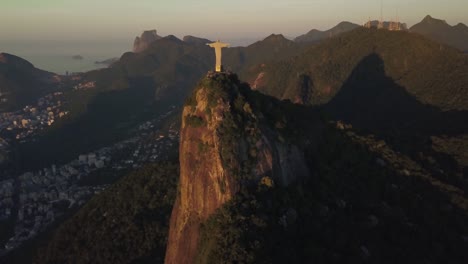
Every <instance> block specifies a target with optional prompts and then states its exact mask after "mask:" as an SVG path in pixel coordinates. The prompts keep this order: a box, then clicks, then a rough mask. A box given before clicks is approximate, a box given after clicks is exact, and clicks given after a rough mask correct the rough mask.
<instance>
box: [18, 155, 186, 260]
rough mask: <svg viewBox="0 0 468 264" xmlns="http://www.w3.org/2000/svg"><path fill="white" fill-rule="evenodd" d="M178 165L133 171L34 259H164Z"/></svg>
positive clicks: (87, 207) (69, 222)
mask: <svg viewBox="0 0 468 264" xmlns="http://www.w3.org/2000/svg"><path fill="white" fill-rule="evenodd" d="M178 168H179V166H178V164H177V163H170V162H166V163H160V164H149V165H146V166H145V167H143V168H141V169H139V170H136V171H134V172H131V173H129V174H128V175H127V176H125V177H124V178H122V179H121V180H120V181H118V182H117V183H116V184H114V185H113V186H112V187H110V188H109V189H107V190H105V191H104V192H103V193H101V194H99V195H97V196H95V197H94V198H93V199H92V200H90V201H89V202H88V203H87V204H86V205H85V206H84V207H83V208H81V209H80V210H79V211H78V212H77V213H76V214H75V215H74V216H73V217H71V218H70V219H69V220H67V221H66V222H65V223H63V224H62V225H61V226H60V227H59V228H58V229H57V230H56V231H54V232H53V234H52V235H51V238H50V239H49V241H48V242H47V243H46V244H45V245H41V244H39V246H38V249H37V250H36V252H35V255H36V256H35V259H34V263H44V264H45V263H47V264H51V263H155V262H156V263H162V262H163V260H164V250H165V246H166V240H167V232H168V227H169V216H170V211H171V208H172V204H173V202H174V199H175V195H176V192H177V183H176V182H177V176H178ZM12 260H14V259H12ZM27 262H29V263H31V261H30V260H29V261H27V260H25V263H27ZM15 263H18V262H15Z"/></svg>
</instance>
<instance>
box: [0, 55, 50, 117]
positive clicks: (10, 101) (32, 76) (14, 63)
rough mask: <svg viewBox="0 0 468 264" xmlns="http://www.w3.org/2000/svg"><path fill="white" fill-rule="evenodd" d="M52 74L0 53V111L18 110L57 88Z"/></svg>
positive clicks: (18, 58) (12, 56)
mask: <svg viewBox="0 0 468 264" xmlns="http://www.w3.org/2000/svg"><path fill="white" fill-rule="evenodd" d="M56 84H57V81H56V80H55V79H54V74H52V73H50V72H46V71H43V70H40V69H37V68H35V67H34V66H33V65H32V64H31V63H30V62H28V61H26V60H24V59H22V58H20V57H17V56H14V55H11V54H7V53H0V100H1V102H0V111H9V110H15V109H18V108H20V107H22V106H24V105H25V104H28V103H31V102H33V101H34V100H35V99H37V98H38V97H39V96H41V95H44V94H45V93H47V92H51V91H53V90H54V89H56V88H57V87H56V86H57V85H56Z"/></svg>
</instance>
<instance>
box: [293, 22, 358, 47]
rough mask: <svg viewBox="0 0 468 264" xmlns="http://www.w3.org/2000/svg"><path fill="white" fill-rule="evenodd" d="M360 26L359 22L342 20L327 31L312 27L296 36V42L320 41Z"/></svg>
mask: <svg viewBox="0 0 468 264" xmlns="http://www.w3.org/2000/svg"><path fill="white" fill-rule="evenodd" d="M358 27H360V26H359V25H358V24H354V23H351V22H341V23H339V24H338V25H336V26H335V27H333V28H331V29H329V30H325V31H320V30H318V29H312V30H311V31H309V32H308V33H306V34H304V35H301V36H299V37H297V38H295V39H294V41H296V42H309V43H311V42H312V43H313V42H319V41H321V40H323V39H326V38H331V37H334V36H337V35H339V34H341V33H345V32H348V31H351V30H353V29H356V28H358Z"/></svg>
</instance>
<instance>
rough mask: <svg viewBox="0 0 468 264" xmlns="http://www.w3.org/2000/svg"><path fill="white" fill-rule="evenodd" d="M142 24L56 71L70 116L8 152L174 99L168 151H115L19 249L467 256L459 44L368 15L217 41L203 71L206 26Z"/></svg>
mask: <svg viewBox="0 0 468 264" xmlns="http://www.w3.org/2000/svg"><path fill="white" fill-rule="evenodd" d="M343 25H344V26H343ZM343 25H342V26H339V27H338V28H341V29H342V28H346V27H347V26H351V27H354V25H352V24H347V23H345V24H343ZM335 32H341V31H335ZM322 33H323V32H322ZM148 34H150V35H151V36H150V37H148V39H150V41H148V42H145V43H144V44H143V46H144V48H143V49H142V50H139V51H138V52H127V53H125V54H123V55H122V56H121V57H120V59H119V60H117V61H116V62H115V63H113V64H112V65H111V66H110V67H109V68H106V69H102V70H97V71H91V72H87V73H84V74H80V75H77V76H73V77H70V80H72V79H73V78H76V80H74V81H71V84H70V87H67V89H65V90H64V96H65V98H66V102H67V106H68V107H69V110H70V112H71V114H70V116H67V118H65V119H64V120H61V121H60V122H57V124H54V125H53V126H51V127H50V129H48V130H47V131H44V133H42V134H40V135H39V136H37V137H34V140H32V141H30V142H28V143H26V144H20V146H19V147H18V149H17V150H16V151H15V152H16V153H18V154H19V155H18V156H20V158H21V162H22V164H21V163H19V164H20V166H22V167H23V169H26V168H28V169H30V170H32V171H37V170H38V169H40V168H43V167H45V166H50V165H51V164H52V163H63V162H66V161H69V160H71V159H72V158H76V157H77V156H78V154H82V153H88V152H90V151H93V150H96V149H98V148H105V147H107V146H109V145H110V144H113V143H115V142H118V141H120V140H124V139H128V138H130V139H132V138H133V137H135V136H137V135H139V133H147V131H146V132H140V131H139V130H136V129H135V128H136V127H138V126H140V125H141V124H142V123H143V124H146V121H147V120H151V119H155V118H157V117H159V116H161V115H163V114H166V113H169V110H170V109H173V108H175V109H176V110H175V111H172V112H170V115H171V117H172V118H173V120H180V121H179V122H177V121H174V123H175V124H178V123H180V135H181V138H180V144H179V146H176V148H177V147H178V149H179V157H178V158H179V161H178V162H177V161H176V160H174V159H170V160H169V162H162V163H159V164H148V163H149V162H148V163H144V164H134V163H133V162H134V161H135V163H136V162H137V159H133V158H129V159H131V161H132V162H131V164H134V165H135V166H133V167H132V166H130V167H129V168H130V169H129V171H128V173H125V174H127V176H125V177H124V178H122V179H121V180H120V181H118V182H117V183H116V184H114V185H113V186H112V187H110V188H108V189H107V190H105V191H104V192H102V193H101V194H100V195H96V196H95V197H94V198H93V199H92V200H91V201H90V202H88V203H87V204H86V205H85V206H84V207H82V208H81V209H80V210H79V211H78V212H77V213H76V214H73V215H72V216H70V219H69V220H68V221H66V222H64V223H63V224H62V223H60V222H57V225H59V227H58V228H57V229H55V228H53V229H52V228H51V230H49V232H47V234H46V235H45V236H44V237H41V238H40V239H38V240H37V241H36V244H35V245H36V246H37V245H39V247H37V248H34V247H32V246H31V247H29V248H27V249H25V250H26V251H25V252H34V259H35V260H34V262H35V263H68V262H76V263H162V262H163V260H164V259H165V260H166V263H177V264H178V263H259V262H260V263H285V262H294V263H309V262H318V263H330V262H338V263H344V262H348V263H362V262H370V263H394V262H398V261H399V262H404V263H406V262H408V263H419V262H427V263H440V262H450V263H452V262H453V263H462V262H463V260H464V259H466V258H467V257H468V256H467V252H466V250H464V248H465V245H466V243H467V241H468V225H467V223H468V222H467V221H466V219H467V215H468V211H467V210H468V197H467V195H466V194H467V191H468V151H467V150H468V90H467V89H468V75H467V74H466V72H468V57H467V56H466V55H464V54H462V53H461V52H460V51H459V50H457V49H455V48H452V47H450V46H448V45H441V44H440V43H437V42H435V41H432V40H429V39H427V38H426V37H423V36H421V35H419V34H414V33H411V32H390V31H388V30H377V29H365V28H355V29H353V30H349V31H347V32H344V33H340V34H339V35H334V36H333V37H332V38H327V37H325V39H322V40H321V41H320V42H315V41H314V42H313V43H310V42H307V41H305V42H300V41H291V40H288V39H286V38H285V37H284V36H283V35H277V34H272V35H270V36H268V37H267V38H265V39H264V40H262V41H258V42H256V43H254V44H252V45H250V46H248V47H236V48H229V49H225V50H223V62H224V66H225V68H226V69H227V70H228V71H229V72H225V73H212V72H210V73H208V74H207V73H206V72H207V71H211V70H212V69H213V65H214V61H215V56H214V52H213V50H212V49H211V48H210V47H208V46H206V45H205V44H206V43H207V42H209V40H207V39H202V38H197V37H193V36H187V37H184V39H183V40H181V39H178V38H177V37H175V36H172V35H169V36H166V37H160V36H158V35H157V33H156V31H151V32H149V33H148ZM314 34H315V33H314V32H312V35H314ZM318 35H322V36H323V34H318ZM314 36H315V35H314ZM142 38H143V37H142ZM312 39H313V38H312ZM140 42H141V40H140ZM140 44H141V43H140ZM139 46H140V45H139ZM0 58H2V57H0ZM4 58H10V57H7V56H4ZM11 58H13V59H15V60H14V61H16V62H17V64H18V65H20V67H19V68H27V69H31V67H30V66H31V65H30V64H28V63H26V62H24V61H22V60H21V59H17V58H14V57H11ZM3 60H7V59H3ZM13 64H15V63H13ZM0 66H1V64H0ZM15 67H16V66H15ZM15 69H16V68H15ZM26 72H28V71H26ZM232 72H236V73H238V76H239V77H237V75H236V74H233V73H232ZM239 79H241V80H246V81H248V82H249V83H250V85H249V84H247V83H244V82H242V81H240V80H239ZM34 83H36V81H34ZM72 87H74V88H72ZM80 87H84V88H80ZM251 87H252V88H251ZM184 101H185V102H184ZM179 108H181V110H177V109H179ZM151 129H155V128H151ZM177 130H178V129H177ZM135 131H137V132H135ZM149 137H151V138H152V140H154V139H155V138H153V137H157V136H156V135H150V136H149ZM147 145H148V144H143V145H142V146H141V148H139V149H138V152H137V151H135V152H131V153H129V154H130V156H134V155H137V156H138V155H139V154H138V153H140V152H142V153H143V152H145V151H146V147H147ZM171 150H172V151H175V150H174V149H171ZM171 150H167V152H170V151H171ZM150 151H151V150H150ZM37 153H40V155H37ZM144 155H147V154H144ZM149 155H152V154H148V156H149ZM139 165H141V166H142V168H141V169H139V170H136V169H135V168H136V167H138V166H139ZM90 166H91V165H90ZM179 169H180V172H179ZM43 171H45V170H43ZM124 172H125V171H123V172H121V173H120V174H119V173H115V175H111V176H112V178H113V179H116V178H119V177H120V176H118V175H121V174H122V173H124ZM41 173H42V172H41ZM44 173H45V172H44ZM60 173H62V172H60ZM112 173H114V172H112ZM66 174H67V172H66ZM177 177H179V184H177V183H176V178H177ZM97 178H99V177H97ZM16 184H17V183H16ZM17 185H20V184H17ZM60 188H61V187H60ZM26 189H28V190H29V189H32V190H33V188H25V190H26ZM38 192H39V191H38ZM61 195H62V194H61ZM23 197H24V196H23ZM33 198H34V197H33ZM33 198H31V199H32V200H34V199H33ZM172 204H174V206H173V207H172V206H171V205H172ZM37 211H39V210H37ZM170 211H172V216H170ZM34 213H35V211H34ZM13 215H14V217H16V212H14V213H13ZM35 219H36V218H34V221H36V220H35ZM37 219H39V218H37ZM169 219H170V220H169ZM39 220H40V219H39ZM36 222H37V221H36ZM441 226H443V228H441ZM0 231H1V230H0ZM12 232H13V231H12ZM7 238H8V237H7ZM166 249H167V250H166ZM21 250H22V248H18V249H17V250H16V251H15V252H14V253H15V254H14V255H15V256H20V257H26V258H29V262H31V258H32V257H31V256H29V255H28V254H22V251H21ZM8 260H10V261H11V262H12V263H20V262H15V260H14V257H13V260H12V259H11V258H10V259H8Z"/></svg>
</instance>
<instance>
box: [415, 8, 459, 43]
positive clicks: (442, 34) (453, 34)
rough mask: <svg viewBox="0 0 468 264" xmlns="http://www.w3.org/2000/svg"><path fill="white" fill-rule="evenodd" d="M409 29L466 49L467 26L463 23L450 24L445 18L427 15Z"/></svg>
mask: <svg viewBox="0 0 468 264" xmlns="http://www.w3.org/2000/svg"><path fill="white" fill-rule="evenodd" d="M410 30H411V31H412V32H416V33H419V34H422V35H424V36H427V37H429V38H431V39H434V40H436V41H439V42H441V43H445V44H447V45H450V46H453V47H456V48H458V49H460V50H462V51H468V27H467V26H466V25H465V24H463V23H458V24H457V25H455V26H451V25H449V24H447V22H445V20H441V19H436V18H433V17H431V16H429V15H428V16H426V17H425V18H424V19H423V20H422V21H421V22H419V23H418V24H416V25H414V26H412V27H411V28H410Z"/></svg>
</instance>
